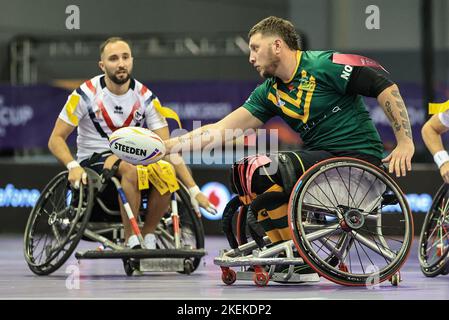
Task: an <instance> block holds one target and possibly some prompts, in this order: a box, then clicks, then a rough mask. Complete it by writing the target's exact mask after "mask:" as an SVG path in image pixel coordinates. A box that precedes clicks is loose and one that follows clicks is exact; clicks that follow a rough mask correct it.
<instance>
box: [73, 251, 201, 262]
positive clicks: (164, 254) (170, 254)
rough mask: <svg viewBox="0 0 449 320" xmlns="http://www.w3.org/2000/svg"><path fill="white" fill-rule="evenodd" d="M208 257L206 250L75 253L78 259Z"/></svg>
mask: <svg viewBox="0 0 449 320" xmlns="http://www.w3.org/2000/svg"><path fill="white" fill-rule="evenodd" d="M205 255H206V250H204V249H123V250H105V251H98V250H88V251H83V252H77V253H75V258H76V259H79V260H81V259H127V258H135V259H147V258H148V259H152V258H201V257H204V256H205Z"/></svg>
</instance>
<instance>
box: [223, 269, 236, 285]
mask: <svg viewBox="0 0 449 320" xmlns="http://www.w3.org/2000/svg"><path fill="white" fill-rule="evenodd" d="M221 280H222V281H223V283H224V284H226V285H228V286H230V285H232V284H233V283H234V282H235V280H237V274H236V273H235V271H234V270H232V269H229V268H228V269H223V270H222V273H221Z"/></svg>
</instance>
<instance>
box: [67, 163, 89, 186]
mask: <svg viewBox="0 0 449 320" xmlns="http://www.w3.org/2000/svg"><path fill="white" fill-rule="evenodd" d="M69 182H70V184H71V185H72V186H73V187H74V188H75V189H79V187H80V182H81V183H82V184H87V173H86V171H84V169H83V168H82V167H75V168H72V169H70V170H69Z"/></svg>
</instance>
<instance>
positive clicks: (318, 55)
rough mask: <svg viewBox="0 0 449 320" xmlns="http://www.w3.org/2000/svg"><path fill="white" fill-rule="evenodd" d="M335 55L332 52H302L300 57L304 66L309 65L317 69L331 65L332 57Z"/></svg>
mask: <svg viewBox="0 0 449 320" xmlns="http://www.w3.org/2000/svg"><path fill="white" fill-rule="evenodd" d="M334 53H337V52H336V51H334V50H326V51H303V52H302V57H301V59H303V61H304V62H305V64H308V65H311V66H313V67H318V66H321V65H326V64H329V63H332V56H333V55H334Z"/></svg>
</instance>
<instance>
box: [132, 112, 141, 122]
mask: <svg viewBox="0 0 449 320" xmlns="http://www.w3.org/2000/svg"><path fill="white" fill-rule="evenodd" d="M142 119H143V115H142V114H141V113H140V112H139V110H136V112H134V120H135V121H137V122H139V121H142Z"/></svg>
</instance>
